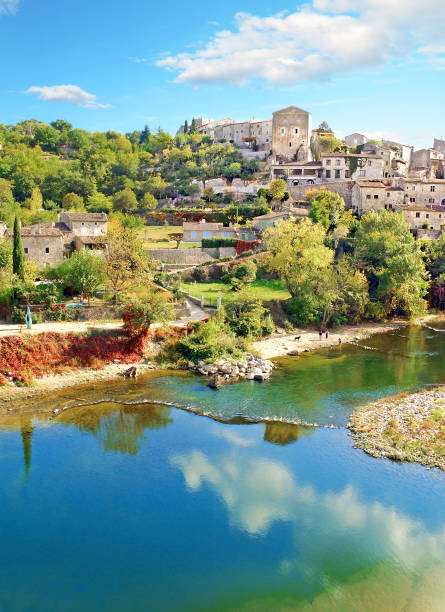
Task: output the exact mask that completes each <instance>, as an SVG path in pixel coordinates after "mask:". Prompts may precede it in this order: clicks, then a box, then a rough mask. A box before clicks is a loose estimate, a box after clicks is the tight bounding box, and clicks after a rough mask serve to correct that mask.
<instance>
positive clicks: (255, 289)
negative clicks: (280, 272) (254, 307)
mask: <svg viewBox="0 0 445 612" xmlns="http://www.w3.org/2000/svg"><path fill="white" fill-rule="evenodd" d="M248 288H249V290H250V292H251V293H252V295H254V296H255V297H256V298H259V299H260V300H262V301H263V302H267V301H269V300H287V299H288V298H289V297H290V294H289V292H288V291H287V289H286V288H285V287H284V285H283V283H282V282H281V281H279V280H270V281H266V280H256V281H254V282H253V283H250V284H249V285H248ZM181 289H182V290H183V291H186V292H187V293H190V295H193V296H194V297H197V298H200V297H201V295H203V296H204V299H205V304H206V305H209V306H214V305H215V304H216V299H217V297H218V292H219V291H221V292H222V296H221V297H222V302H223V303H224V296H225V295H227V294H228V295H230V296H233V295H236V294H234V293H233V292H232V291H230V287H229V285H226V284H225V283H222V282H220V281H212V282H208V283H182V285H181Z"/></svg>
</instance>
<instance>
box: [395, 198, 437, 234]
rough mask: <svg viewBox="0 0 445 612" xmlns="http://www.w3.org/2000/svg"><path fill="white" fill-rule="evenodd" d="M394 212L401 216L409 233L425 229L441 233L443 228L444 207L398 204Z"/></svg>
mask: <svg viewBox="0 0 445 612" xmlns="http://www.w3.org/2000/svg"><path fill="white" fill-rule="evenodd" d="M395 211H396V212H401V213H402V214H403V216H404V217H405V220H406V222H407V223H408V225H409V228H410V230H411V231H416V232H417V230H422V229H427V230H433V231H435V232H440V233H442V231H443V229H444V227H445V206H436V205H434V204H431V205H429V206H423V205H414V206H413V205H408V204H399V205H397V206H396V207H395ZM439 235H440V234H439ZM437 237H438V236H437Z"/></svg>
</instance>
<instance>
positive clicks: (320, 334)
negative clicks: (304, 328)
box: [318, 329, 323, 340]
mask: <svg viewBox="0 0 445 612" xmlns="http://www.w3.org/2000/svg"><path fill="white" fill-rule="evenodd" d="M318 337H319V338H320V340H322V338H323V331H322V330H321V329H320V331H319V332H318Z"/></svg>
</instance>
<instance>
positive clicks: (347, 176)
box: [345, 170, 351, 178]
mask: <svg viewBox="0 0 445 612" xmlns="http://www.w3.org/2000/svg"><path fill="white" fill-rule="evenodd" d="M350 176H351V175H350V173H349V170H345V178H349V177H350Z"/></svg>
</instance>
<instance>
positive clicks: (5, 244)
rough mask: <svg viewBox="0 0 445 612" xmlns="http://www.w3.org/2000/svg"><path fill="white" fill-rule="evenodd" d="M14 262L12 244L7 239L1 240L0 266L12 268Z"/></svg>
mask: <svg viewBox="0 0 445 612" xmlns="http://www.w3.org/2000/svg"><path fill="white" fill-rule="evenodd" d="M11 262H12V246H11V242H10V241H9V240H7V239H4V240H0V268H10V266H11Z"/></svg>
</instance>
